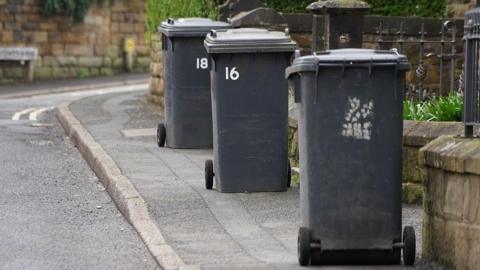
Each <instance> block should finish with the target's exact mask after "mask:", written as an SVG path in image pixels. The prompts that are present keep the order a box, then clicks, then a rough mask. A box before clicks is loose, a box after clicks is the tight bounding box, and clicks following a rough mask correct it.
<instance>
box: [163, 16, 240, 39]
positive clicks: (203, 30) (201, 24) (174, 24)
mask: <svg viewBox="0 0 480 270" xmlns="http://www.w3.org/2000/svg"><path fill="white" fill-rule="evenodd" d="M231 27H232V26H231V25H230V24H228V23H226V22H219V21H214V20H212V19H207V18H180V19H168V20H166V21H163V22H162V23H161V24H160V27H158V31H159V32H161V33H163V34H164V35H166V36H167V37H205V36H206V35H207V34H208V33H210V31H211V30H212V29H226V28H231Z"/></svg>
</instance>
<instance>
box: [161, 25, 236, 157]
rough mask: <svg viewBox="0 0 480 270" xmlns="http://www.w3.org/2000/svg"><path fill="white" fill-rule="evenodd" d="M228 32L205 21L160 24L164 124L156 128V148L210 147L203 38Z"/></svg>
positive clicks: (209, 109)
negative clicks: (213, 32) (214, 33)
mask: <svg viewBox="0 0 480 270" xmlns="http://www.w3.org/2000/svg"><path fill="white" fill-rule="evenodd" d="M222 28H230V25H229V24H227V23H224V22H217V21H212V20H210V19H204V18H184V19H168V20H167V21H164V22H162V24H161V25H160V27H159V31H160V32H161V33H162V37H163V38H162V46H163V63H164V80H165V122H164V123H161V124H159V125H158V129H157V144H158V146H160V147H163V146H164V145H165V144H166V145H167V146H168V147H171V148H190V149H195V148H211V147H212V105H211V98H210V75H209V62H208V57H207V52H206V51H205V47H204V46H203V41H204V39H205V36H206V35H207V34H208V33H209V32H210V31H211V30H212V29H222Z"/></svg>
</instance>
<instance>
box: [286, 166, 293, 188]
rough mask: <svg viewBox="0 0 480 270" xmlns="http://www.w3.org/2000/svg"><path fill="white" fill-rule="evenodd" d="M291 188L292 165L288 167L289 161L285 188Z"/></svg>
mask: <svg viewBox="0 0 480 270" xmlns="http://www.w3.org/2000/svg"><path fill="white" fill-rule="evenodd" d="M291 186H292V165H290V160H288V172H287V188H290V187H291Z"/></svg>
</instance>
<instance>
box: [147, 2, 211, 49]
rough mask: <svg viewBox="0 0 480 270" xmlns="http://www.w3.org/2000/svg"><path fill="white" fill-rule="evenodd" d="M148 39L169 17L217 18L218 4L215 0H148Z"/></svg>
mask: <svg viewBox="0 0 480 270" xmlns="http://www.w3.org/2000/svg"><path fill="white" fill-rule="evenodd" d="M147 5H148V9H147V29H148V33H147V40H148V42H150V39H151V34H153V33H155V32H156V31H157V28H158V26H159V25H160V23H161V22H162V21H163V20H165V19H167V18H180V17H208V18H216V17H217V15H218V12H217V4H216V3H215V1H213V0H148V3H147Z"/></svg>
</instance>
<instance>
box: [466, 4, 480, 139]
mask: <svg viewBox="0 0 480 270" xmlns="http://www.w3.org/2000/svg"><path fill="white" fill-rule="evenodd" d="M479 2H480V1H477V8H476V9H473V10H471V11H469V12H467V14H466V15H465V34H464V37H463V41H464V50H465V53H464V56H465V60H464V61H465V62H464V71H463V72H464V74H465V77H464V84H465V89H464V112H463V121H464V123H465V136H466V137H472V136H473V133H474V127H475V126H477V125H479V124H480V67H479V65H480V8H479V4H480V3H479Z"/></svg>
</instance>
